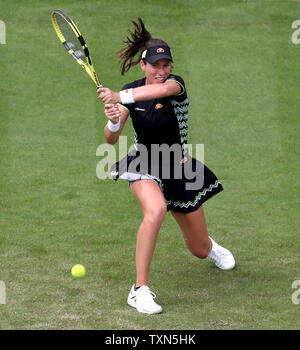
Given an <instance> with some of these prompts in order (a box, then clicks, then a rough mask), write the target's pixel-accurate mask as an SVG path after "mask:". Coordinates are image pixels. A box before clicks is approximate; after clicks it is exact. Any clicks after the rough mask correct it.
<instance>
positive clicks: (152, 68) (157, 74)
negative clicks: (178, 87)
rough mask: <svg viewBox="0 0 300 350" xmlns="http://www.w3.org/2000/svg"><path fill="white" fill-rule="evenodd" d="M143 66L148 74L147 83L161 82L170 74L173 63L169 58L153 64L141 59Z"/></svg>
mask: <svg viewBox="0 0 300 350" xmlns="http://www.w3.org/2000/svg"><path fill="white" fill-rule="evenodd" d="M141 68H142V70H143V71H144V72H145V75H146V84H160V83H163V82H164V81H165V80H166V79H167V78H168V76H169V75H170V73H171V70H172V63H171V62H170V61H169V60H167V59H162V60H159V61H157V62H155V63H152V64H151V63H148V62H146V61H145V62H144V61H141Z"/></svg>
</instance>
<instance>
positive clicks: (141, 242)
mask: <svg viewBox="0 0 300 350" xmlns="http://www.w3.org/2000/svg"><path fill="white" fill-rule="evenodd" d="M131 190H132V193H133V194H134V196H135V197H136V199H137V201H138V203H139V205H140V207H141V209H142V211H143V214H144V217H143V221H142V223H141V225H140V227H139V230H138V233H137V242H136V283H135V285H134V286H132V288H131V290H130V293H129V295H128V299H127V302H128V304H129V305H131V306H133V307H135V308H136V309H137V310H138V311H139V312H143V313H149V314H153V313H159V312H161V311H162V307H161V306H160V305H158V304H156V303H155V302H154V300H153V299H154V297H155V296H154V294H153V293H152V292H151V291H150V289H149V287H148V283H149V282H148V275H149V269H150V265H151V261H152V257H153V253H154V249H155V245H156V241H157V237H158V232H159V229H160V227H161V225H162V223H163V220H164V218H165V215H166V203H165V199H164V196H163V194H162V192H161V189H160V187H159V186H158V184H157V183H156V182H154V181H153V180H138V181H134V182H133V183H132V184H131ZM137 288H138V289H137Z"/></svg>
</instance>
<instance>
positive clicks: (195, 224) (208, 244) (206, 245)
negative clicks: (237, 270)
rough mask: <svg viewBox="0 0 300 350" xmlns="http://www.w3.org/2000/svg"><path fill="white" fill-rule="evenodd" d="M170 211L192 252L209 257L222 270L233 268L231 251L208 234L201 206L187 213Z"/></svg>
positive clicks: (233, 261) (201, 256) (198, 255)
mask: <svg viewBox="0 0 300 350" xmlns="http://www.w3.org/2000/svg"><path fill="white" fill-rule="evenodd" d="M171 212H172V214H173V216H174V217H175V219H176V221H177V222H178V224H179V226H180V228H181V230H182V233H183V236H184V239H185V242H186V244H187V246H188V248H189V250H190V251H191V253H192V254H194V255H195V256H197V257H199V258H201V259H204V258H206V257H209V258H211V259H212V260H213V261H214V262H215V264H216V265H217V266H218V267H219V268H220V269H222V270H231V269H233V268H234V266H235V259H234V257H233V255H232V253H231V252H230V251H229V250H228V249H226V248H224V247H222V246H220V245H219V244H217V243H216V242H215V241H214V240H213V239H212V238H211V237H209V236H208V232H207V226H206V221H205V215H204V209H203V207H202V206H201V207H200V208H198V209H197V210H195V211H193V212H191V213H188V214H183V213H178V212H174V211H171Z"/></svg>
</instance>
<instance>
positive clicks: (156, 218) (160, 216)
mask: <svg viewBox="0 0 300 350" xmlns="http://www.w3.org/2000/svg"><path fill="white" fill-rule="evenodd" d="M166 212H167V207H166V205H164V204H161V205H156V206H153V207H152V208H151V209H149V210H147V212H146V213H145V214H144V220H146V221H148V222H150V223H151V224H153V225H155V224H158V225H161V224H162V222H163V220H164V218H165V216H166Z"/></svg>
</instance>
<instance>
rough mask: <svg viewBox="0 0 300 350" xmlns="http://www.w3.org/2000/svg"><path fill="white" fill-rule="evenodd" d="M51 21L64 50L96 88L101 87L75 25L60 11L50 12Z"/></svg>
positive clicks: (85, 46) (83, 41) (84, 43)
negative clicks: (86, 74)
mask: <svg viewBox="0 0 300 350" xmlns="http://www.w3.org/2000/svg"><path fill="white" fill-rule="evenodd" d="M51 20H52V24H53V27H54V29H55V32H56V34H57V36H58V37H59V40H60V41H61V42H62V44H63V46H64V47H65V49H66V50H67V51H68V52H69V54H70V55H71V56H72V57H73V58H74V59H75V61H76V62H77V63H79V64H80V65H81V67H82V68H83V69H84V70H85V71H86V72H87V73H88V75H89V76H90V77H91V78H92V80H93V82H94V83H95V84H96V86H97V87H98V88H99V87H103V85H102V84H100V82H99V79H98V77H97V74H96V71H95V69H94V67H93V64H92V60H91V57H90V53H89V50H88V48H87V45H86V42H85V40H84V39H83V36H82V35H81V33H80V31H79V29H78V28H77V27H76V25H75V23H74V22H73V21H72V20H71V18H70V17H68V16H67V15H66V14H65V13H64V12H63V11H61V10H54V11H52V13H51Z"/></svg>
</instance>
